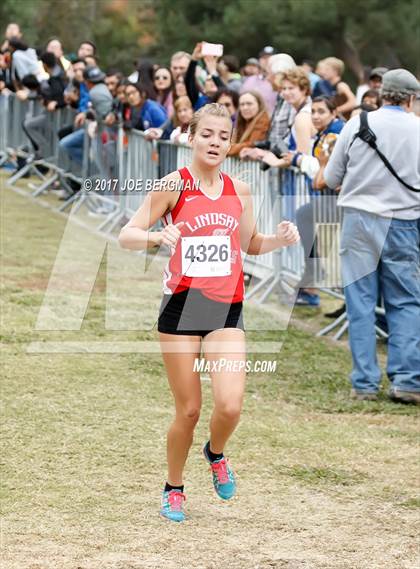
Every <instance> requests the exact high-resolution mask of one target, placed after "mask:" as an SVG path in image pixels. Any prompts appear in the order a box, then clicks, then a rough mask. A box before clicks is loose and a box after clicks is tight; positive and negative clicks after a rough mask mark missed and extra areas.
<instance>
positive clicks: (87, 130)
mask: <svg viewBox="0 0 420 569" xmlns="http://www.w3.org/2000/svg"><path fill="white" fill-rule="evenodd" d="M121 132H122V128H121V127H117V128H108V127H106V126H105V125H104V124H99V125H97V124H96V123H92V122H90V121H87V122H86V124H85V126H84V139H83V162H82V168H81V177H80V185H81V187H80V190H79V191H77V192H76V193H74V195H73V196H72V197H70V198H69V199H68V200H66V201H65V202H64V204H63V205H62V206H61V207H60V208H59V211H64V210H65V209H67V208H68V207H69V206H73V207H72V215H75V214H76V213H77V212H78V211H79V210H80V209H81V208H82V206H86V208H87V209H88V212H90V213H91V214H94V215H96V214H98V215H105V216H106V217H105V219H104V220H103V221H102V222H101V223H100V225H99V227H98V230H101V229H102V226H105V225H106V224H107V223H109V222H110V221H111V220H112V219H113V218H114V217H115V216H116V215H117V214H118V211H119V208H120V204H119V201H118V199H119V192H118V191H117V190H118V188H117V186H118V182H119V179H118V178H117V175H118V173H119V160H118V144H119V139H120V133H121Z"/></svg>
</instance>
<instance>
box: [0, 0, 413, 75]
mask: <svg viewBox="0 0 420 569" xmlns="http://www.w3.org/2000/svg"><path fill="white" fill-rule="evenodd" d="M11 21H16V22H17V23H19V24H20V26H21V28H22V31H23V33H24V37H25V38H26V40H27V41H28V42H29V43H30V45H31V46H34V47H38V48H43V46H44V45H45V43H46V41H47V40H48V38H50V37H51V36H54V35H56V36H58V37H59V38H60V40H61V41H62V43H63V47H64V51H65V54H66V55H70V54H72V53H74V51H75V50H76V49H77V46H78V43H79V42H80V41H82V40H84V39H90V40H93V41H94V42H95V43H96V44H97V47H98V53H99V56H100V65H101V67H102V68H104V69H106V68H107V67H111V66H112V67H119V68H120V69H121V70H122V71H124V72H126V73H127V72H129V71H132V69H133V62H134V61H135V60H137V59H138V58H139V57H141V56H150V57H152V58H153V59H154V60H157V61H159V62H160V63H168V61H169V56H170V54H171V53H173V52H174V51H176V50H185V51H189V52H191V51H192V49H193V47H194V44H195V42H197V41H200V40H202V39H205V40H207V41H212V42H217V43H219V42H220V43H223V44H224V46H225V53H231V54H235V55H237V56H238V57H239V58H240V60H241V63H244V62H245V60H246V58H248V57H251V56H255V55H257V54H258V52H259V51H260V50H261V48H262V47H264V46H265V45H273V46H274V47H275V48H276V49H277V50H278V51H281V52H288V53H291V54H292V55H293V56H294V57H295V59H296V60H297V62H299V61H300V60H301V59H302V58H310V59H312V60H314V61H317V60H318V59H320V58H322V57H327V56H329V55H336V56H337V57H340V58H342V59H343V60H344V61H345V63H346V67H347V73H346V77H347V79H348V80H350V82H351V83H353V84H356V83H357V82H358V81H357V80H358V78H359V77H361V75H362V73H363V65H371V66H377V65H385V66H388V67H398V66H402V67H406V68H408V69H410V70H411V71H412V72H414V73H416V74H417V75H418V74H419V71H420V66H419V58H418V54H419V53H420V2H417V0H398V1H397V2H396V1H395V0H102V1H98V0H61V1H60V0H2V2H1V3H0V31H1V33H2V34H3V33H4V29H5V27H6V25H7V24H8V23H9V22H11Z"/></svg>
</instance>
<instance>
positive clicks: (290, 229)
mask: <svg viewBox="0 0 420 569" xmlns="http://www.w3.org/2000/svg"><path fill="white" fill-rule="evenodd" d="M234 185H235V190H236V192H237V194H238V196H239V199H240V200H241V202H242V207H243V210H242V215H241V220H240V225H239V234H240V237H241V249H242V251H244V252H245V253H247V254H248V255H264V253H270V252H271V251H274V250H275V249H278V248H280V247H287V246H288V245H293V244H294V243H297V242H298V241H299V233H298V231H297V229H296V227H295V225H294V224H293V223H291V222H290V221H282V222H281V223H279V224H278V225H277V232H276V234H273V235H266V234H264V233H260V232H259V231H257V228H256V221H255V218H254V212H253V205H252V196H251V191H250V187H249V185H248V184H246V183H245V182H242V181H241V180H236V179H235V180H234Z"/></svg>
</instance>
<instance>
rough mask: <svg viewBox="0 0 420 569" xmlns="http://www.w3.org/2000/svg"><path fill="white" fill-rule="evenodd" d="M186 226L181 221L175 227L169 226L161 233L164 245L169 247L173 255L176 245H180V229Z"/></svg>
mask: <svg viewBox="0 0 420 569" xmlns="http://www.w3.org/2000/svg"><path fill="white" fill-rule="evenodd" d="M184 225H185V222H184V221H180V222H179V223H176V224H175V225H172V224H170V225H167V226H166V227H165V228H164V229H162V231H161V232H160V239H161V243H162V244H163V245H167V246H168V247H169V248H170V249H171V251H172V253H173V252H174V251H175V247H176V244H177V243H178V239H179V238H180V237H181V231H180V229H181V228H182V227H183V226H184Z"/></svg>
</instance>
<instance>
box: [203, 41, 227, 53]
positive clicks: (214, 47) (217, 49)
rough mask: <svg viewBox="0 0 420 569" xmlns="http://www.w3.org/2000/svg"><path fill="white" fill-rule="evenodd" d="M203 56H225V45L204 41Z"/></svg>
mask: <svg viewBox="0 0 420 569" xmlns="http://www.w3.org/2000/svg"><path fill="white" fill-rule="evenodd" d="M201 55H203V56H204V55H215V56H216V57H221V56H222V55H223V45H222V44H221V43H208V42H206V41H203V43H202V45H201Z"/></svg>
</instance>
